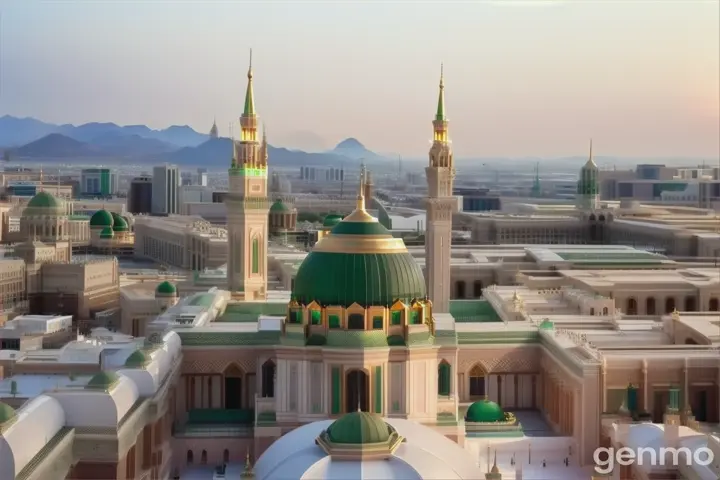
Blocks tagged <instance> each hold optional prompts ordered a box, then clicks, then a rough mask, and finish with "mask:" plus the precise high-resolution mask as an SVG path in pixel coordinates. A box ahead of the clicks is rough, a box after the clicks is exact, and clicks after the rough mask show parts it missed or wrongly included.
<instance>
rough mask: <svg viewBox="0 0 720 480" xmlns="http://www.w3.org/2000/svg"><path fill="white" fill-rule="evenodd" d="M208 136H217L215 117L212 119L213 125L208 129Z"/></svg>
mask: <svg viewBox="0 0 720 480" xmlns="http://www.w3.org/2000/svg"><path fill="white" fill-rule="evenodd" d="M210 138H218V128H217V122H216V121H215V119H213V125H212V128H211V129H210Z"/></svg>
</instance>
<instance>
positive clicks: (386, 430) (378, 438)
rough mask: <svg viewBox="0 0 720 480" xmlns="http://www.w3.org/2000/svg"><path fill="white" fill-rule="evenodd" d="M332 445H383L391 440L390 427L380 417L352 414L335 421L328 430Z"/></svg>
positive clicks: (368, 414)
mask: <svg viewBox="0 0 720 480" xmlns="http://www.w3.org/2000/svg"><path fill="white" fill-rule="evenodd" d="M327 435H328V439H329V440H330V441H331V442H332V443H340V444H346V445H347V444H353V445H361V444H366V443H383V442H387V441H388V440H389V439H390V435H391V430H390V426H389V425H388V424H387V423H385V420H383V419H382V417H381V416H380V415H376V414H374V413H368V412H352V413H348V414H345V415H343V416H342V417H340V418H338V419H337V420H335V421H334V422H333V423H332V425H330V426H329V427H328V429H327Z"/></svg>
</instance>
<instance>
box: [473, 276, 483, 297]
mask: <svg viewBox="0 0 720 480" xmlns="http://www.w3.org/2000/svg"><path fill="white" fill-rule="evenodd" d="M482 289H483V284H482V282H481V281H480V280H475V281H474V282H473V297H475V298H480V297H482V294H483V291H482Z"/></svg>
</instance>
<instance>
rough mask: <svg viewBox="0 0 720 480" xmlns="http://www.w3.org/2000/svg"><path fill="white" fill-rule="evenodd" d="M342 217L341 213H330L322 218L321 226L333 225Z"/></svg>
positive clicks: (328, 226) (329, 226)
mask: <svg viewBox="0 0 720 480" xmlns="http://www.w3.org/2000/svg"><path fill="white" fill-rule="evenodd" d="M342 219H343V217H342V215H338V214H336V213H330V214H328V215H327V216H326V217H325V219H324V220H323V227H325V228H332V227H334V226H335V225H337V224H338V223H340V222H341V221H342Z"/></svg>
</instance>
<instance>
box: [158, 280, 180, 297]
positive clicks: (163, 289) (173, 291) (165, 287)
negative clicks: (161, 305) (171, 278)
mask: <svg viewBox="0 0 720 480" xmlns="http://www.w3.org/2000/svg"><path fill="white" fill-rule="evenodd" d="M155 295H157V296H161V297H174V296H176V295H177V287H176V286H175V285H173V284H172V283H170V282H168V281H167V280H165V281H164V282H162V283H161V284H159V285H158V286H157V288H156V289H155Z"/></svg>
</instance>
